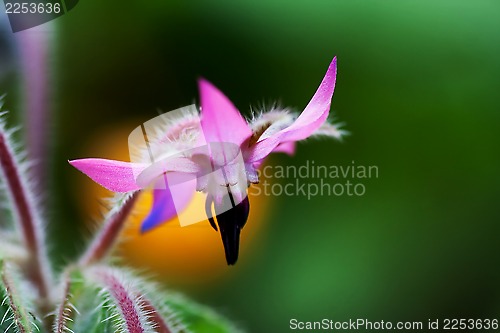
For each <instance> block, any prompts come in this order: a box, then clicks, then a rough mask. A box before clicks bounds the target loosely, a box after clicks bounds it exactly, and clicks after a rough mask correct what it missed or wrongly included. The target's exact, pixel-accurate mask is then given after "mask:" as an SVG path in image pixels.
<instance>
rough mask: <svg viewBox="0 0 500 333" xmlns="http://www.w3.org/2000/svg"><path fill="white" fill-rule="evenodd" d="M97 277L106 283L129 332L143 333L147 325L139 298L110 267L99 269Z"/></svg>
mask: <svg viewBox="0 0 500 333" xmlns="http://www.w3.org/2000/svg"><path fill="white" fill-rule="evenodd" d="M95 273H96V277H97V278H98V279H99V280H100V281H101V282H102V283H103V284H104V285H105V287H106V289H107V290H108V292H109V293H110V295H111V297H112V298H113V299H114V301H115V303H116V305H117V306H118V308H119V311H120V313H121V315H122V318H123V322H124V323H125V326H126V332H127V333H143V332H145V331H146V330H145V327H144V325H143V321H141V317H144V313H141V308H140V306H139V304H138V298H137V297H135V296H134V294H133V293H132V292H131V291H130V290H129V289H127V288H126V287H125V286H124V284H123V283H122V281H121V280H120V279H119V278H118V277H117V276H116V275H115V274H114V273H113V271H112V270H109V269H105V268H103V269H98V270H96V271H95Z"/></svg>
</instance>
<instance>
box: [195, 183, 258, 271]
mask: <svg viewBox="0 0 500 333" xmlns="http://www.w3.org/2000/svg"><path fill="white" fill-rule="evenodd" d="M228 199H229V200H230V201H231V203H232V208H230V209H227V205H223V204H217V203H215V202H214V201H213V198H212V197H211V196H208V197H207V201H206V204H205V209H206V212H207V217H208V221H209V222H210V225H211V226H212V228H214V229H215V231H217V226H216V224H215V222H216V221H217V224H218V225H219V230H220V234H221V238H222V244H223V245H224V251H225V253H226V261H227V264H228V265H234V264H235V263H236V261H237V260H238V251H239V247H240V232H241V229H243V227H244V226H245V223H246V222H247V219H248V214H249V213H250V202H249V201H248V197H245V198H244V199H243V200H242V201H241V202H240V203H238V204H234V199H233V196H232V194H231V193H230V192H228V194H227V195H226V196H225V197H224V199H223V202H224V201H226V200H228ZM212 203H213V205H214V209H215V219H214V218H213V217H212V216H213V214H212Z"/></svg>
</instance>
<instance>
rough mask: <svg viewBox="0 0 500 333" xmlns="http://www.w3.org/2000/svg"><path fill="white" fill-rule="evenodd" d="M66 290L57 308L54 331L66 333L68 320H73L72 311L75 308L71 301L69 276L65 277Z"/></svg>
mask: <svg viewBox="0 0 500 333" xmlns="http://www.w3.org/2000/svg"><path fill="white" fill-rule="evenodd" d="M63 283H64V290H63V295H62V300H61V303H60V304H59V306H58V307H57V310H56V317H55V320H54V333H65V332H67V331H68V327H67V322H68V320H71V313H72V312H73V309H72V307H71V304H70V302H69V298H70V294H69V293H70V286H71V280H70V278H69V276H65V277H64V281H63Z"/></svg>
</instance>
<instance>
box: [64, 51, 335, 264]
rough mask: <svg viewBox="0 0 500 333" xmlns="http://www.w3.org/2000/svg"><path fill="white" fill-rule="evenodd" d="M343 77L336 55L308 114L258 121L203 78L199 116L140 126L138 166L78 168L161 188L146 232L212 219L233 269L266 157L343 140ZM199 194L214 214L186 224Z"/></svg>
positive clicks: (134, 185)
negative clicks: (337, 91) (339, 107)
mask: <svg viewBox="0 0 500 333" xmlns="http://www.w3.org/2000/svg"><path fill="white" fill-rule="evenodd" d="M335 78H336V58H334V59H333V61H332V62H331V64H330V66H329V67H328V70H327V72H326V75H325V77H324V78H323V81H322V82H321V84H320V86H319V88H318V89H317V91H316V93H315V94H314V96H313V97H312V99H311V101H310V102H309V103H308V105H307V106H306V108H305V109H304V110H303V112H302V113H301V114H300V115H296V114H294V113H293V112H290V111H289V110H287V109H282V108H278V107H275V108H272V109H271V110H269V111H267V112H262V113H260V114H258V115H254V117H253V119H252V120H250V121H246V120H245V119H244V118H243V117H242V115H241V114H240V112H239V111H238V110H237V109H236V107H235V106H234V105H233V104H232V103H231V101H230V100H229V99H228V98H227V97H226V96H225V95H224V94H223V93H222V92H221V91H219V90H218V89H217V88H216V87H215V86H213V85H212V84H211V83H210V82H208V81H206V80H204V79H200V80H199V90H200V99H201V101H200V102H201V103H200V104H201V105H200V108H199V111H198V109H197V108H196V107H195V106H194V105H191V106H188V107H184V108H181V109H178V110H175V111H171V112H168V113H165V114H163V115H160V116H159V117H156V118H154V119H152V120H150V121H148V122H146V123H144V124H143V125H141V126H140V127H138V128H136V129H135V130H134V131H133V132H132V133H131V135H130V137H129V147H130V153H131V162H122V161H114V160H106V159H97V158H88V159H79V160H73V161H70V163H71V165H73V166H74V167H76V168H77V169H78V170H80V171H81V172H83V173H84V174H86V175H87V176H89V177H90V178H91V179H92V180H94V181H95V182H97V183H98V184H100V185H102V186H104V187H105V188H107V189H109V190H111V191H115V192H129V191H137V190H140V189H146V188H153V191H154V192H153V193H154V200H153V206H152V209H151V211H150V213H149V215H148V216H147V217H146V219H145V220H144V222H143V224H142V226H141V230H142V231H143V232H145V231H148V230H150V229H152V228H154V227H156V226H158V225H160V224H161V223H163V222H166V221H168V220H170V219H172V218H173V217H175V216H176V215H177V216H179V220H180V221H181V224H183V221H184V224H192V223H195V222H198V220H199V221H201V220H206V219H208V220H209V222H210V224H211V226H212V227H213V228H214V229H215V230H216V231H217V230H220V234H221V238H222V242H223V245H224V249H225V254H226V261H227V263H228V265H233V264H235V263H236V260H237V259H238V249H239V239H240V231H241V229H242V228H243V226H244V225H245V223H246V221H247V219H248V214H249V210H250V203H249V200H248V197H247V189H248V187H249V186H250V185H251V184H257V183H258V182H259V176H258V172H257V170H258V168H259V166H260V165H261V164H262V163H263V161H264V160H265V159H266V157H267V156H269V154H271V153H273V152H284V153H288V154H293V153H294V151H295V143H296V142H297V141H300V140H304V139H306V138H308V137H311V136H315V135H326V136H330V137H334V138H336V139H340V138H341V137H342V135H343V134H344V131H342V130H341V129H339V128H338V126H336V125H333V124H330V123H328V122H327V117H328V113H329V110H330V103H331V98H332V96H333V92H334V88H335ZM196 191H198V192H201V193H204V195H205V202H206V205H205V208H206V209H205V212H204V213H203V214H206V216H205V215H203V217H194V218H193V217H192V215H190V217H189V218H187V219H186V218H184V219H181V218H180V216H181V215H182V212H183V210H184V209H185V207H186V206H187V204H188V203H189V202H190V201H191V199H192V197H193V195H194V193H195V192H196ZM212 210H213V211H214V212H213V211H212ZM216 222H217V224H216ZM217 227H218V228H217Z"/></svg>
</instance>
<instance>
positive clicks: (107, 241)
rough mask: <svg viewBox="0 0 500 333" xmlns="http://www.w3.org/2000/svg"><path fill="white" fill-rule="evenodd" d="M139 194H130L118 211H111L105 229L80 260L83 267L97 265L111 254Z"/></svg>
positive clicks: (105, 222)
mask: <svg viewBox="0 0 500 333" xmlns="http://www.w3.org/2000/svg"><path fill="white" fill-rule="evenodd" d="M139 193H140V192H139V191H137V192H134V193H132V194H130V195H129V197H128V198H125V200H124V202H123V203H122V205H121V206H120V207H119V208H118V209H116V210H111V211H110V212H109V213H108V216H107V217H106V219H105V221H104V225H103V227H102V228H101V230H100V231H99V232H98V234H97V235H96V236H95V238H94V240H93V241H92V243H91V244H90V246H89V247H88V249H87V251H86V252H85V253H84V254H83V256H82V258H81V259H80V264H81V265H83V266H86V265H90V264H94V263H97V262H99V261H101V260H102V259H104V258H105V257H106V256H107V255H108V254H109V253H110V252H111V250H112V249H113V247H114V246H115V244H116V242H117V240H118V237H119V236H120V234H121V232H122V230H123V227H124V225H125V222H126V220H127V218H128V217H129V215H130V213H131V212H132V210H133V208H134V205H135V203H136V201H137V198H138V197H139Z"/></svg>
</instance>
